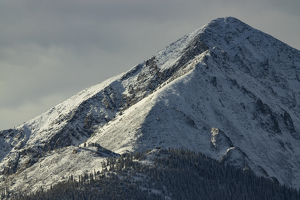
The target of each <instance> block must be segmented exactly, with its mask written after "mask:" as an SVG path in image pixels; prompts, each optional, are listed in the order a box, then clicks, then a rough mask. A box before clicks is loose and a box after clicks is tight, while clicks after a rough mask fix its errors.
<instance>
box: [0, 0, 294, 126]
mask: <svg viewBox="0 0 300 200" xmlns="http://www.w3.org/2000/svg"><path fill="white" fill-rule="evenodd" d="M281 2H282V1H279V0H262V1H258V0H253V1H245V0H242V1H241V0H239V1H238V0H228V1H226V2H225V1H222V0H211V1H207V0H203V1H196V0H187V1H182V0H163V1H158V0H153V1H144V0H101V1H98V0H88V1H82V0H52V1H37V0H12V1H6V2H1V3H0V4H1V5H0V26H1V32H0V97H1V98H0V113H1V115H0V130H2V129H6V128H10V127H14V126H17V125H18V124H20V123H22V122H24V121H27V120H29V119H31V118H33V117H35V116H37V115H39V114H42V113H43V112H45V111H47V110H48V109H50V108H51V107H53V106H55V105H56V104H58V103H61V102H62V101H63V100H65V99H67V98H69V97H70V96H72V95H74V94H75V93H77V92H79V91H80V90H82V89H84V88H86V87H89V86H92V85H95V84H98V83H100V82H102V81H103V80H105V79H107V78H109V77H111V76H114V75H117V74H119V73H121V72H124V71H127V70H128V69H130V68H131V67H133V66H134V65H135V64H138V63H139V62H142V61H143V60H145V59H147V58H148V57H150V56H151V55H153V54H154V53H156V52H157V51H158V50H160V49H162V48H163V47H164V46H166V45H168V44H170V43H171V42H174V41H175V40H177V39H179V38H180V37H181V36H183V35H184V34H187V33H189V32H191V31H193V30H194V29H196V28H199V27H201V26H203V25H205V24H207V23H208V22H209V21H211V20H212V19H215V18H217V17H225V16H234V17H237V18H239V19H240V20H242V21H244V22H245V23H247V24H249V25H251V26H253V27H254V28H257V29H260V30H262V31H264V32H267V33H269V34H271V35H273V36H275V37H276V38H278V39H280V40H282V41H283V42H286V43H288V44H289V45H292V46H293V47H295V48H298V49H300V41H299V39H298V38H299V37H298V35H299V32H300V28H299V26H297V25H298V24H299V19H300V16H299V12H298V10H299V9H300V7H299V1H298V0H289V1H285V2H284V4H283V3H281Z"/></svg>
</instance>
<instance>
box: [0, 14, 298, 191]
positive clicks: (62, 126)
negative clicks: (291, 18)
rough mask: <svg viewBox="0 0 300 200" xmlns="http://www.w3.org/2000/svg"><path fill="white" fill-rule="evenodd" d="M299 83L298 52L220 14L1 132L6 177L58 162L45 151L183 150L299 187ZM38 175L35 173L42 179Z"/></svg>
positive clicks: (0, 148)
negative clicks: (132, 64) (123, 69)
mask: <svg viewBox="0 0 300 200" xmlns="http://www.w3.org/2000/svg"><path fill="white" fill-rule="evenodd" d="M299 86H300V51H298V50H296V49H294V48H292V47H290V46H288V45H286V44H284V43H282V42H281V41H279V40H277V39H275V38H273V37H272V36H270V35H268V34H265V33H263V32H261V31H259V30H256V29H254V28H252V27H250V26H249V25H247V24H245V23H243V22H241V21H239V20H238V19H235V18H232V17H228V18H219V19H216V20H213V21H211V22H210V23H209V24H207V25H205V26H203V27H202V28H200V29H197V30H195V31H193V32H192V33H190V34H188V35H185V36H184V37H182V38H181V39H179V40H178V41H176V42H174V43H172V44H171V45H169V46H167V47H166V48H164V49H163V50H161V51H159V52H158V53H157V54H155V55H153V56H152V57H151V58H149V59H147V60H145V61H143V62H142V63H140V64H138V65H136V66H135V67H133V68H132V69H131V70H129V71H128V72H126V73H123V74H121V75H118V76H116V77H113V78H111V79H109V80H107V81H105V82H103V83H101V84H99V85H96V86H93V87H91V88H88V89H85V90H83V91H81V92H80V93H78V94H76V95H75V96H73V97H71V98H70V99H68V100H66V101H65V102H63V103H61V104H59V105H57V106H56V107H54V108H52V109H50V110H49V111H47V112H46V113H44V114H42V115H40V116H38V117H36V118H34V119H32V120H30V121H28V122H26V123H24V124H22V125H20V126H18V127H16V128H15V129H9V130H4V131H0V159H1V163H0V173H1V174H2V175H1V177H0V180H1V179H3V180H4V176H5V175H8V174H13V176H15V177H22V176H24V173H26V171H27V172H29V171H33V169H38V168H37V167H36V166H37V165H39V164H40V166H41V163H42V162H46V161H47V164H46V165H47V166H50V165H57V162H56V164H55V162H53V163H52V162H51V163H50V161H49V160H47V158H45V155H46V152H49V151H50V152H52V153H54V152H56V151H53V150H54V149H63V150H62V152H69V151H70V152H71V149H72V148H76V147H75V146H78V145H79V144H81V146H82V147H83V143H87V144H92V143H93V144H95V143H96V144H97V145H98V147H99V148H101V147H104V148H106V149H108V150H110V151H112V152H115V153H119V154H122V153H126V152H133V151H143V150H146V149H153V148H156V147H161V148H168V147H175V148H181V147H183V148H187V149H190V150H194V151H198V152H202V153H204V154H206V155H208V156H210V157H212V158H214V159H217V160H220V161H222V162H226V163H230V164H232V165H235V166H237V167H240V168H243V169H251V170H253V171H254V172H255V173H256V174H257V175H260V176H265V177H269V178H271V179H273V180H274V181H276V182H277V181H278V182H279V183H281V184H286V185H288V186H292V187H297V188H299V187H300V169H299V164H300V125H299V124H300V106H299V103H300V87H299ZM99 145H100V146H99ZM82 151H83V153H82V155H85V156H83V157H84V159H82V162H83V161H85V162H89V161H88V160H91V159H89V158H88V157H86V155H89V154H88V153H86V154H84V152H85V151H84V150H82ZM54 154H55V155H54V156H52V157H53V158H54V159H56V160H58V159H59V155H60V154H59V152H57V153H54ZM47 155H48V154H47ZM49 155H50V154H49ZM51 155H53V154H51ZM76 155H81V154H80V153H79V154H75V156H76ZM82 155H81V156H82ZM109 155H114V154H112V153H111V154H109ZM68 156H69V154H68V153H63V154H61V158H65V160H68V159H70V158H69V157H68ZM72 156H73V155H72ZM106 156H108V154H107V155H106ZM75 160H76V161H74V163H72V162H73V161H72V159H71V161H69V162H71V163H69V162H68V164H66V165H70V166H73V165H74V166H75V164H77V163H78V162H80V161H78V160H77V159H75ZM92 160H93V159H92ZM94 163H97V162H96V161H94ZM99 163H100V161H99ZM79 166H82V167H84V166H85V165H84V164H82V165H79ZM34 167H35V168H34ZM96 167H97V164H95V165H93V166H89V168H90V170H93V169H95V168H96ZM77 168H78V167H77ZM77 168H76V170H77V171H83V170H81V169H77ZM49 169H50V167H49ZM60 169H61V168H60ZM69 169H70V170H71V169H72V170H73V169H74V168H72V167H70V168H69ZM39 170H40V169H39ZM47 170H48V169H47ZM76 170H75V171H76ZM44 172H46V171H43V173H44ZM47 172H49V171H47ZM38 173H39V172H38V171H33V172H32V177H35V176H36V177H39V179H41V176H40V175H37V174H38ZM59 173H62V172H60V171H59V170H58V169H57V168H56V169H55V174H59ZM63 173H64V174H65V173H66V172H65V171H64V172H63ZM68 173H70V172H68ZM74 173H75V172H74ZM78 173H79V172H78ZM75 174H76V173H75ZM48 178H49V177H48ZM48 178H47V177H46V178H45V180H46V179H47V180H48ZM49 180H50V179H49ZM51 180H52V179H51ZM55 180H56V181H57V179H53V180H52V182H53V181H55ZM43 183H44V179H43ZM47 183H49V184H50V183H51V181H50V182H47ZM0 184H1V183H0ZM29 186H30V187H32V184H31V185H30V184H29V185H27V187H29ZM13 187H14V186H13ZM13 187H12V188H13ZM15 188H19V189H20V184H19V186H15ZM22 189H24V186H22Z"/></svg>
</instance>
